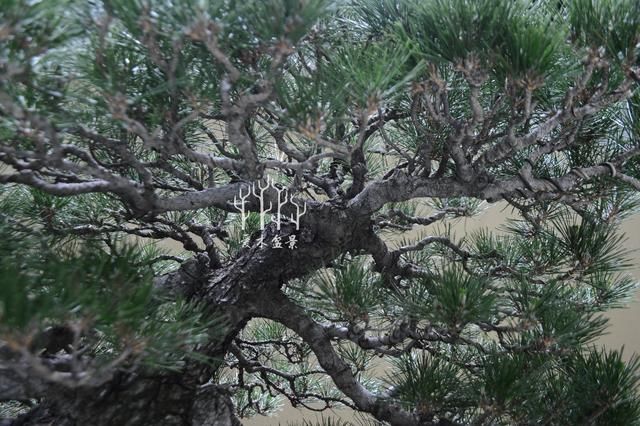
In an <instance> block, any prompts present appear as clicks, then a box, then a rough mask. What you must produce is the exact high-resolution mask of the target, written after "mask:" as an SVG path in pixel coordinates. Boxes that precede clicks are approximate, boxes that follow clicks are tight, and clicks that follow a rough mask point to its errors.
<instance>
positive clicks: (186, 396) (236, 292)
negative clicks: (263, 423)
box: [0, 203, 370, 426]
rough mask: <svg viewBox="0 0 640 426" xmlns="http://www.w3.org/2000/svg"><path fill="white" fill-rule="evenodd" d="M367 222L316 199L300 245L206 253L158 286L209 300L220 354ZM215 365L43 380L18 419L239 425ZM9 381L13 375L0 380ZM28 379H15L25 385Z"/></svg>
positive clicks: (355, 238) (357, 236)
mask: <svg viewBox="0 0 640 426" xmlns="http://www.w3.org/2000/svg"><path fill="white" fill-rule="evenodd" d="M368 229H370V219H369V218H368V217H367V216H360V215H353V214H350V213H348V211H347V210H346V209H345V208H344V206H336V205H330V204H321V203H317V204H310V206H309V212H308V213H307V215H305V216H303V218H302V223H301V230H302V231H300V232H298V233H297V234H296V235H297V236H298V244H299V246H298V248H297V249H296V250H287V249H280V250H279V249H273V248H271V247H264V248H262V247H260V246H259V245H258V244H256V243H255V242H254V243H253V244H252V245H250V246H249V247H247V248H245V249H243V251H242V252H241V253H240V254H239V255H238V257H237V258H236V260H235V261H233V262H232V263H230V264H229V265H227V266H225V267H223V268H219V269H217V270H211V269H210V262H209V259H208V257H207V255H205V254H200V255H198V256H196V257H194V258H192V259H190V260H189V261H187V262H185V263H184V264H183V265H182V267H181V268H180V269H179V270H178V271H177V272H174V273H171V274H168V275H166V276H163V277H161V278H159V279H158V280H157V281H156V283H155V286H156V289H157V290H158V291H165V292H168V293H173V294H177V293H179V294H181V295H183V296H186V297H187V298H189V299H191V300H199V301H203V302H205V303H206V304H207V306H208V307H209V308H210V310H211V313H212V314H214V315H217V316H220V317H222V318H224V324H225V327H226V328H225V332H224V333H223V334H222V336H220V337H219V338H217V340H216V341H213V342H211V344H210V345H209V346H208V347H207V348H202V351H203V352H206V354H207V355H209V356H212V357H221V356H224V354H225V353H226V352H227V350H228V346H229V344H230V343H231V341H232V340H233V338H234V337H235V336H236V335H237V333H238V332H239V331H240V330H241V329H242V328H243V327H244V326H245V325H246V323H247V322H248V321H249V320H250V319H251V318H252V317H254V316H264V314H265V312H264V302H265V301H266V300H270V299H271V298H272V297H273V296H274V295H275V294H276V293H279V289H280V287H281V286H282V285H283V284H284V283H286V282H287V281H289V280H290V279H292V278H296V277H301V276H303V275H304V274H306V273H308V272H309V271H312V270H315V269H317V268H319V267H322V266H324V265H327V264H328V263H329V262H330V261H332V260H333V259H335V258H336V257H337V256H338V255H339V254H341V253H344V252H345V251H346V250H350V249H355V248H358V247H359V246H361V245H362V241H361V235H365V234H366V232H364V231H365V230H368ZM276 233H277V234H278V235H280V236H281V237H282V238H283V240H284V239H286V238H287V236H288V235H291V234H294V233H296V230H295V226H294V225H293V224H283V225H282V229H281V230H280V231H279V232H277V231H276V229H275V225H274V224H271V225H269V226H268V227H267V229H266V230H265V233H264V235H265V241H270V238H272V237H273V236H275V235H276ZM283 297H284V296H283ZM274 300H275V299H274ZM273 319H274V320H279V319H280V318H278V317H277V316H273ZM303 337H304V336H303ZM329 346H330V344H329ZM214 372H215V367H208V366H202V365H197V364H189V365H188V366H187V367H186V368H185V370H184V371H181V372H177V373H162V372H157V371H151V372H138V371H136V372H134V373H129V374H124V373H118V374H116V375H115V376H114V377H113V378H112V379H111V380H109V381H108V382H107V383H105V384H104V385H102V386H100V387H98V388H96V387H85V388H75V389H68V388H64V387H63V386H61V385H53V384H49V385H48V386H46V385H43V384H41V383H39V382H38V384H39V387H38V388H37V389H38V392H37V394H31V395H29V394H28V392H22V394H21V397H23V398H27V397H38V398H41V401H42V402H41V403H40V404H39V405H38V406H37V407H36V408H34V409H33V410H32V411H30V412H29V413H27V414H25V415H23V416H22V417H20V418H18V419H16V420H15V421H14V422H13V423H12V425H15V426H18V425H45V424H52V425H63V426H76V425H86V424H92V425H127V426H138V425H140V426H142V425H216V426H227V425H230V426H231V425H238V424H240V423H239V421H238V420H237V419H236V418H235V417H234V416H233V407H232V404H231V401H230V399H229V395H228V394H226V393H225V391H224V390H223V389H220V388H218V387H216V386H215V385H210V384H209V385H208V384H207V383H208V381H209V379H210V378H211V377H212V375H213V373H214ZM22 379H24V377H23V378H22ZM352 380H354V381H355V379H354V378H353V377H352ZM3 381H6V377H3V378H2V380H0V383H3ZM23 382H24V380H20V378H18V379H17V380H16V383H20V384H21V386H23V387H26V385H25V384H24V383H23ZM348 396H350V397H352V396H351V395H348ZM6 399H15V398H10V397H7V398H6ZM366 406H367V407H369V404H367V405H366Z"/></svg>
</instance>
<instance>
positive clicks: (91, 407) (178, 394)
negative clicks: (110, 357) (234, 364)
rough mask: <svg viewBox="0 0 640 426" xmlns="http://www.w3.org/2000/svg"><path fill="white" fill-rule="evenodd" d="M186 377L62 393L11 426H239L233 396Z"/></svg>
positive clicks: (138, 379)
mask: <svg viewBox="0 0 640 426" xmlns="http://www.w3.org/2000/svg"><path fill="white" fill-rule="evenodd" d="M189 382H190V381H187V380H185V375H183V374H177V373H172V374H164V375H158V376H151V377H143V376H138V375H124V374H119V375H117V376H116V377H115V378H114V379H113V380H111V381H110V382H109V383H107V384H105V385H104V386H102V387H101V388H97V389H95V388H91V389H82V388H79V389H73V390H68V389H62V388H59V389H57V392H56V393H55V394H54V393H51V394H50V395H48V397H47V398H46V400H45V402H43V403H42V404H40V405H38V406H37V407H36V408H34V409H33V410H32V411H30V412H28V413H27V414H25V415H23V416H21V417H19V418H17V419H16V420H14V421H13V423H11V425H12V426H35V425H56V426H58V425H60V426H84V425H93V426H111V425H123V426H148V425H158V426H187V425H194V426H195V425H198V426H200V425H203V426H238V425H240V422H239V421H238V420H237V419H236V418H235V416H234V415H233V405H232V403H231V400H230V398H229V395H228V394H227V393H226V392H225V391H224V390H222V389H220V388H217V387H215V386H204V387H202V386H197V385H195V384H194V383H189Z"/></svg>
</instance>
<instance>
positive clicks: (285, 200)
mask: <svg viewBox="0 0 640 426" xmlns="http://www.w3.org/2000/svg"><path fill="white" fill-rule="evenodd" d="M269 188H273V190H275V191H276V193H277V194H278V201H277V202H276V206H275V211H273V210H274V206H273V204H272V202H271V201H269V206H268V207H267V206H265V204H266V203H265V202H266V201H267V200H266V199H265V193H266V192H267V191H268V189H269ZM250 195H253V196H254V197H256V198H257V199H258V203H259V204H260V230H261V231H264V227H265V216H266V214H267V213H271V215H272V221H273V222H274V223H275V224H276V228H277V229H278V231H279V230H280V227H281V226H282V219H283V218H284V219H285V220H286V219H288V220H290V221H291V222H292V223H295V225H296V231H298V230H300V218H301V217H302V216H304V214H305V213H306V212H307V204H306V203H304V202H303V203H302V205H300V204H298V203H297V202H296V201H294V200H293V196H292V195H290V194H289V191H288V190H287V188H279V187H277V186H276V184H275V182H273V181H272V180H271V178H270V177H267V179H266V183H265V184H264V185H262V184H261V183H260V182H258V183H257V185H256V184H255V183H253V184H252V185H251V187H250V188H247V192H246V194H245V193H244V191H243V190H242V188H240V193H239V194H238V195H236V196H235V197H233V206H234V207H235V208H236V209H237V210H238V212H240V220H241V225H242V230H243V231H244V230H245V227H246V224H247V218H248V217H249V212H248V211H247V208H246V206H247V203H248V202H249V201H248V198H249V196H250ZM286 204H291V205H293V206H295V208H296V212H295V214H291V215H289V217H286V216H285V215H284V214H283V213H282V207H284V206H285V205H286ZM293 237H294V238H293V240H291V238H289V240H288V241H287V242H286V244H287V245H288V246H289V247H290V248H294V247H295V243H296V241H295V235H293ZM274 248H282V241H280V240H279V242H278V243H277V247H274Z"/></svg>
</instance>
